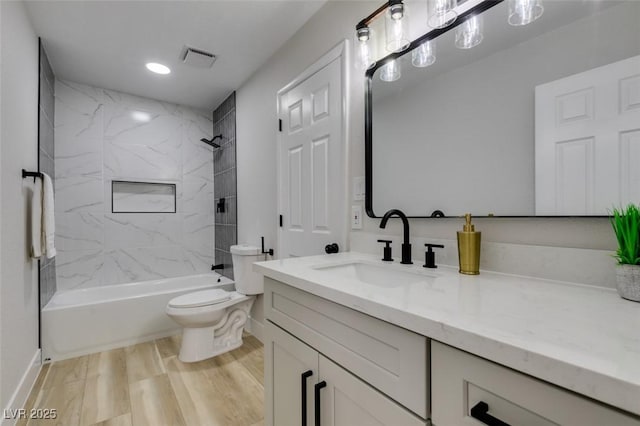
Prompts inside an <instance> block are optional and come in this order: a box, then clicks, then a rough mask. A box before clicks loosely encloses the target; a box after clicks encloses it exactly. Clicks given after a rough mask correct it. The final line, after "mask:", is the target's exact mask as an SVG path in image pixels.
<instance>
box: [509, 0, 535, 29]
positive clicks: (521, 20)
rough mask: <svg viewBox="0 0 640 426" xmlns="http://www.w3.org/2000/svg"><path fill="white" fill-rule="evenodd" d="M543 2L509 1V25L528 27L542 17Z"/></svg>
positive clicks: (531, 0)
mask: <svg viewBox="0 0 640 426" xmlns="http://www.w3.org/2000/svg"><path fill="white" fill-rule="evenodd" d="M542 12H544V7H543V6H542V0H509V19H508V22H509V25H513V26H515V27H518V26H522V25H527V24H530V23H532V22H533V21H535V20H536V19H538V18H539V17H541V16H542Z"/></svg>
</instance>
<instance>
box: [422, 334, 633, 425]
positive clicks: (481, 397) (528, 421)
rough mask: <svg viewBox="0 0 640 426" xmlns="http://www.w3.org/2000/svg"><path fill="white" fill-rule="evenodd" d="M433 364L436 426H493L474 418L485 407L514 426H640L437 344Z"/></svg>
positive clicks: (576, 397) (623, 416) (592, 403)
mask: <svg viewBox="0 0 640 426" xmlns="http://www.w3.org/2000/svg"><path fill="white" fill-rule="evenodd" d="M431 362H432V364H431V379H432V382H431V393H432V395H431V396H432V407H433V409H432V421H433V425H434V426H458V425H483V424H492V423H491V422H490V421H485V422H482V421H478V420H476V419H474V418H472V417H471V416H470V411H471V409H472V407H474V406H477V405H478V403H480V402H484V403H486V405H487V406H488V414H489V415H490V416H493V417H495V418H497V419H500V420H502V421H503V422H506V423H508V424H510V425H512V426H551V425H563V426H573V425H575V426H578V425H579V426H591V425H592V426H604V425H611V426H613V425H615V426H627V425H629V426H631V425H634V426H639V425H640V419H639V418H637V417H635V416H633V415H631V414H629V415H626V414H623V413H622V412H620V411H618V410H616V409H614V408H611V407H608V406H605V405H602V404H600V403H598V402H595V401H593V400H591V399H588V398H585V397H581V396H579V395H578V394H575V393H573V392H570V391H567V390H564V389H561V388H558V387H556V386H554V385H551V384H549V383H546V382H543V381H541V380H538V379H535V378H533V377H531V376H527V375H525V374H522V373H518V372H516V371H514V370H511V369H509V368H507V367H503V366H501V365H498V364H495V363H493V362H491V361H487V360H485V359H483V358H479V357H477V356H474V355H471V354H469V353H467V352H463V351H461V350H458V349H455V348H452V347H450V346H447V345H444V344H442V343H439V342H436V341H431ZM478 407H480V406H478Z"/></svg>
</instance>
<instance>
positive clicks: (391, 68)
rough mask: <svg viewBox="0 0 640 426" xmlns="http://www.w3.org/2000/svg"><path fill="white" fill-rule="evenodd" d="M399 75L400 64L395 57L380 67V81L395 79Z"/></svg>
mask: <svg viewBox="0 0 640 426" xmlns="http://www.w3.org/2000/svg"><path fill="white" fill-rule="evenodd" d="M400 75H401V73H400V64H399V63H398V61H396V60H395V59H393V60H391V61H389V62H387V63H386V64H384V65H383V66H382V68H381V69H380V80H382V81H396V80H398V79H399V78H400Z"/></svg>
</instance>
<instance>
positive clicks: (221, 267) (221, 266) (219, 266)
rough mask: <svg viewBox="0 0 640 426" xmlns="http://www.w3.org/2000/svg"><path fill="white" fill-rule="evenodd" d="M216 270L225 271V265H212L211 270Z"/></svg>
mask: <svg viewBox="0 0 640 426" xmlns="http://www.w3.org/2000/svg"><path fill="white" fill-rule="evenodd" d="M216 269H224V263H219V264H217V265H211V270H212V271H215V270H216Z"/></svg>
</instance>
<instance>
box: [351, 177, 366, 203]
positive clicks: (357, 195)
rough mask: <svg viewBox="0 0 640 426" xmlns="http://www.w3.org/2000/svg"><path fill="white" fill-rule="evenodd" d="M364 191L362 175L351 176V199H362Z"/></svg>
mask: <svg viewBox="0 0 640 426" xmlns="http://www.w3.org/2000/svg"><path fill="white" fill-rule="evenodd" d="M364 193H365V186H364V176H358V177H354V178H353V201H363V200H364Z"/></svg>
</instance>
